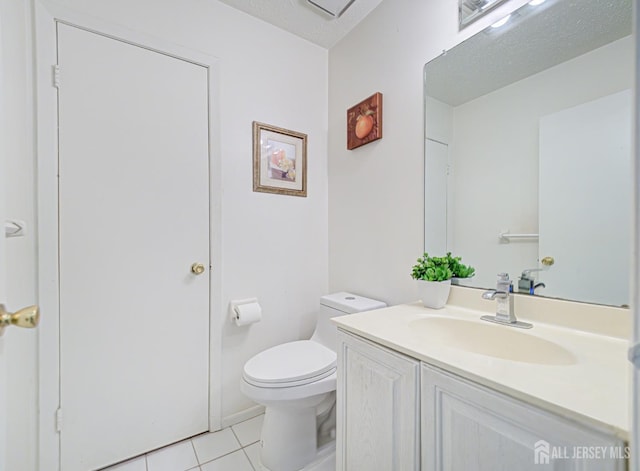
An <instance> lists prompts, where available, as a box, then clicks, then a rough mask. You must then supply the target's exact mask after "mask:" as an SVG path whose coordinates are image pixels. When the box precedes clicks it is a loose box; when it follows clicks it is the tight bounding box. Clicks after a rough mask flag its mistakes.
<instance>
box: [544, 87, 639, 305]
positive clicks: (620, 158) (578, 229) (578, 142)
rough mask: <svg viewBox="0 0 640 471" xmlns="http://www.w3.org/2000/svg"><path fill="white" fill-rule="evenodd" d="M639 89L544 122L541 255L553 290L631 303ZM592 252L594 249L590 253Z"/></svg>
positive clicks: (605, 301) (591, 299)
mask: <svg viewBox="0 0 640 471" xmlns="http://www.w3.org/2000/svg"><path fill="white" fill-rule="evenodd" d="M631 102H632V99H631V91H630V90H626V91H622V92H619V93H615V94H613V95H609V96H606V97H603V98H599V99H597V100H594V101H590V102H588V103H584V104H582V105H579V106H576V107H573V108H569V109H566V110H563V111H560V112H558V113H554V114H552V115H548V116H545V117H543V118H541V120H540V185H539V187H540V194H539V198H540V200H539V202H540V206H539V231H540V242H539V255H540V258H541V259H542V258H543V257H547V256H551V257H553V258H554V259H555V264H554V265H553V266H552V267H550V268H549V270H548V271H545V272H542V273H541V274H540V277H539V278H540V280H541V281H543V282H544V283H545V284H546V288H544V289H543V290H542V291H541V293H542V294H544V295H545V296H554V297H556V296H557V297H563V298H568V299H581V300H583V301H587V302H594V303H602V304H613V305H621V304H629V301H630V299H629V284H628V283H627V282H626V281H624V275H620V276H617V275H616V276H612V270H614V272H615V273H616V274H626V273H629V267H630V266H629V264H630V260H629V250H630V248H631V206H630V205H631V197H632V194H631V183H632V182H631ZM585 254H588V255H587V256H585Z"/></svg>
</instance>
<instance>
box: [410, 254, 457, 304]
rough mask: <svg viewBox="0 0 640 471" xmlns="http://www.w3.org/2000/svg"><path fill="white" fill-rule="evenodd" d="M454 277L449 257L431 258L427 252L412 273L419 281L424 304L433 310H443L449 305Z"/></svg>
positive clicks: (412, 276)
mask: <svg viewBox="0 0 640 471" xmlns="http://www.w3.org/2000/svg"><path fill="white" fill-rule="evenodd" d="M452 276H453V271H452V270H451V267H450V266H449V259H448V257H446V256H445V257H431V256H429V254H428V253H426V252H425V253H424V255H423V256H422V258H419V259H418V263H416V264H415V265H414V266H413V268H412V271H411V278H413V279H414V280H417V283H418V292H419V293H420V298H421V299H422V304H423V305H424V306H425V307H430V308H432V309H440V308H443V307H444V305H445V304H446V303H447V299H448V298H449V291H450V290H451V277H452Z"/></svg>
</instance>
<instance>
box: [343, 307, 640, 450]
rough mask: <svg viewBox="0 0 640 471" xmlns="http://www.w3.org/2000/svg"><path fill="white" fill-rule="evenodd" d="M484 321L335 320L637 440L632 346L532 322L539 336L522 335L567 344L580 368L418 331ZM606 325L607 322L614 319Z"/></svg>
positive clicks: (372, 316)
mask: <svg viewBox="0 0 640 471" xmlns="http://www.w3.org/2000/svg"><path fill="white" fill-rule="evenodd" d="M483 314H486V312H481V311H477V310H472V309H467V308H464V307H460V306H453V305H447V306H446V307H445V308H443V309H437V310H434V309H428V308H425V307H423V306H422V304H421V303H415V304H404V305H398V306H393V307H389V308H384V309H378V310H375V311H368V312H363V313H359V314H351V315H346V316H341V317H337V318H334V319H333V321H334V322H335V323H336V325H337V326H338V327H339V328H341V329H343V330H345V331H348V332H352V333H354V334H357V335H360V336H362V337H365V338H367V339H370V340H372V341H374V342H376V343H379V344H381V345H384V346H386V347H389V348H391V349H393V350H396V351H398V352H401V353H404V354H406V355H408V356H410V357H413V358H416V359H418V360H421V361H424V362H426V363H429V364H431V365H434V366H437V367H440V368H443V369H445V370H447V371H450V372H452V373H455V374H458V375H460V376H462V377H464V378H467V379H470V380H472V381H474V382H477V383H479V384H482V385H484V386H487V387H490V388H492V389H494V390H497V391H500V392H503V393H505V394H507V395H509V396H512V397H515V398H517V399H520V400H522V401H525V402H527V403H530V404H533V405H535V406H538V407H540V408H543V409H546V410H549V411H551V412H554V413H556V414H559V415H562V416H564V417H568V418H571V419H574V420H577V421H579V422H583V423H586V424H589V425H591V426H593V427H595V428H597V429H600V430H602V431H605V432H609V433H613V434H615V435H616V436H618V437H619V438H622V439H623V440H626V441H628V440H629V437H630V435H631V407H630V403H631V402H630V399H631V377H632V376H631V375H632V368H631V363H630V362H629V361H628V360H627V349H628V347H629V342H628V341H626V340H624V339H622V338H619V337H615V336H610V335H599V334H596V333H593V332H588V331H581V330H578V329H573V328H567V327H563V326H558V325H553V324H545V323H542V322H540V321H535V320H530V322H532V323H533V324H534V327H533V328H532V329H528V330H520V329H516V330H518V331H521V332H523V333H526V334H527V335H532V336H537V337H542V338H543V339H545V340H548V341H551V342H554V343H555V344H558V345H561V346H562V347H564V349H566V350H568V351H569V352H571V354H573V356H574V357H575V359H576V361H575V363H574V364H568V365H545V364H535V363H525V362H521V361H512V360H506V359H500V358H495V357H493V356H486V355H482V354H478V353H471V352H468V351H465V350H460V349H458V348H452V347H450V346H446V345H444V344H442V343H441V344H439V345H438V343H437V342H435V343H434V342H425V339H424V336H423V335H420V333H419V332H416V329H415V325H416V324H415V322H413V321H415V320H418V319H423V318H426V317H434V316H436V317H443V316H447V317H454V318H457V319H464V320H472V321H475V320H477V319H479V318H480V316H481V315H483ZM518 319H519V320H528V319H526V318H524V319H521V318H520V317H518ZM603 321H604V322H605V323H606V322H607V321H606V317H605V318H604V319H603ZM412 322H413V324H412ZM478 322H482V323H483V324H487V325H494V324H492V323H488V322H484V321H478ZM496 327H497V328H499V329H515V328H514V327H508V326H500V325H497V326H496Z"/></svg>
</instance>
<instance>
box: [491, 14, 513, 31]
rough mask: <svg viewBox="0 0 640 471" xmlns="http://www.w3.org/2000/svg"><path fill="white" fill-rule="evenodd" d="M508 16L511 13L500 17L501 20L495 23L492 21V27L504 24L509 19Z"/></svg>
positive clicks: (509, 16)
mask: <svg viewBox="0 0 640 471" xmlns="http://www.w3.org/2000/svg"><path fill="white" fill-rule="evenodd" d="M509 18H511V15H507V16H505V17H504V18H502V19H501V20H498V21H496V22H495V23H493V24H492V25H491V27H492V28H499V27H500V26H504V25H505V24H506V23H507V21H509Z"/></svg>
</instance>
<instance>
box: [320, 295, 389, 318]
mask: <svg viewBox="0 0 640 471" xmlns="http://www.w3.org/2000/svg"><path fill="white" fill-rule="evenodd" d="M320 304H321V305H322V306H327V307H330V308H333V309H337V310H338V311H341V312H345V313H347V314H353V313H355V312H363V311H371V310H373V309H380V308H382V307H387V305H386V304H385V303H383V302H382V301H377V300H375V299H370V298H365V297H364V296H358V295H357V294H352V293H347V292H345V291H341V292H340V293H333V294H328V295H326V296H322V297H321V298H320Z"/></svg>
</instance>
